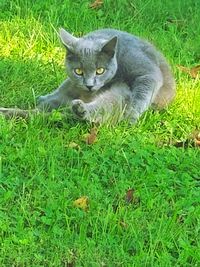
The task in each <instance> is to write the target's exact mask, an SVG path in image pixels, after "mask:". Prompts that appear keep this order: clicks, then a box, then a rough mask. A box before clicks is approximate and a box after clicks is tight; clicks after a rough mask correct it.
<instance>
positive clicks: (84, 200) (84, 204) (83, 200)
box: [73, 196, 89, 211]
mask: <svg viewBox="0 0 200 267" xmlns="http://www.w3.org/2000/svg"><path fill="white" fill-rule="evenodd" d="M73 204H74V207H76V208H80V209H82V210H84V211H86V210H87V209H88V205H89V199H88V197H87V196H83V197H80V198H78V199H76V200H75V201H74V202H73Z"/></svg>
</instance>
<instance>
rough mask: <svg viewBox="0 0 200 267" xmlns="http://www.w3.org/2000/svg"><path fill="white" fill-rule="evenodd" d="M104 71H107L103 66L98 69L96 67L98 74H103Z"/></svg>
mask: <svg viewBox="0 0 200 267" xmlns="http://www.w3.org/2000/svg"><path fill="white" fill-rule="evenodd" d="M104 71H105V69H104V68H102V67H101V68H97V69H96V74H97V75H101V74H103V73H104Z"/></svg>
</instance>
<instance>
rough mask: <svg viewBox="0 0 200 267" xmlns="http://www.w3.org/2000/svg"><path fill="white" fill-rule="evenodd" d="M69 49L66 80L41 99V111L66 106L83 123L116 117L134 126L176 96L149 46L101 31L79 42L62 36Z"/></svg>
mask: <svg viewBox="0 0 200 267" xmlns="http://www.w3.org/2000/svg"><path fill="white" fill-rule="evenodd" d="M60 36H61V40H62V42H63V44H64V45H65V47H66V49H67V57H66V66H67V73H68V79H67V80H65V81H64V82H63V83H62V84H61V86H60V87H59V88H58V89H57V90H55V91H54V92H53V93H51V94H48V95H46V96H41V97H40V98H39V105H38V107H39V108H48V109H50V110H51V109H54V108H58V107H60V106H66V105H70V106H71V107H72V111H73V112H74V113H75V114H76V115H77V116H78V117H79V118H81V119H85V120H89V121H100V122H101V121H105V120H107V119H109V118H110V117H112V116H115V115H116V114H117V116H118V115H120V116H119V118H120V119H122V118H128V119H130V120H131V121H132V122H135V121H136V120H137V119H138V118H139V116H140V115H141V114H142V113H143V112H144V111H146V110H147V109H148V108H149V107H150V106H151V105H152V104H153V105H155V106H157V107H159V108H163V107H165V106H166V105H167V104H168V103H169V102H170V101H171V100H172V99H173V97H174V95H175V82H174V78H173V76H172V74H171V71H170V68H169V65H168V64H167V63H166V61H165V58H164V57H163V56H162V55H161V54H160V53H159V52H158V51H157V50H156V49H155V48H154V47H153V46H152V45H151V44H149V43H148V42H146V41H143V40H142V39H139V38H138V37H135V36H133V35H131V34H129V33H126V32H122V31H118V30H113V29H104V30H97V31H95V32H92V33H89V34H88V35H86V36H84V37H82V38H76V37H73V36H72V35H71V34H69V33H68V32H66V31H65V30H63V29H62V30H61V31H60Z"/></svg>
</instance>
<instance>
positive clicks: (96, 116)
mask: <svg viewBox="0 0 200 267" xmlns="http://www.w3.org/2000/svg"><path fill="white" fill-rule="evenodd" d="M130 98H131V91H130V89H129V87H128V86H127V85H126V84H125V83H116V84H113V85H112V86H111V87H110V88H108V89H107V90H106V91H104V92H103V93H101V94H98V95H97V96H96V97H94V99H93V100H92V101H91V102H89V103H85V102H83V101H82V100H81V99H75V100H73V101H72V111H73V112H74V113H75V114H76V116H78V118H80V119H83V120H87V121H90V122H100V123H102V122H105V121H109V120H111V121H112V122H116V121H119V120H121V119H122V118H124V116H125V113H126V108H127V105H128V104H129V103H130Z"/></svg>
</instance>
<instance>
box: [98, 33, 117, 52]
mask: <svg viewBox="0 0 200 267" xmlns="http://www.w3.org/2000/svg"><path fill="white" fill-rule="evenodd" d="M116 46H117V36H114V37H112V38H111V39H110V40H109V41H107V42H106V43H104V45H103V47H102V48H101V52H104V53H106V54H107V55H109V56H111V57H113V56H114V54H115V51H116Z"/></svg>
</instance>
